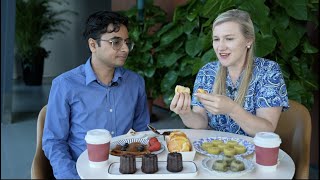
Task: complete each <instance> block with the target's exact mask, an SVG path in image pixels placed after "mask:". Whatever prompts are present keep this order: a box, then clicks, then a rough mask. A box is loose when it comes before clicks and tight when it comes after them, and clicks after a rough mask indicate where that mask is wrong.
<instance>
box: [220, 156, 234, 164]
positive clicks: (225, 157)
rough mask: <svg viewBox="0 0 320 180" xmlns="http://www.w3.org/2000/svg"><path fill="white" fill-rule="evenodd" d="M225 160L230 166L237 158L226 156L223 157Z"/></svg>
mask: <svg viewBox="0 0 320 180" xmlns="http://www.w3.org/2000/svg"><path fill="white" fill-rule="evenodd" d="M223 160H225V161H226V162H227V165H228V166H230V164H231V162H232V161H233V160H235V158H234V156H227V155H225V156H224V157H223Z"/></svg>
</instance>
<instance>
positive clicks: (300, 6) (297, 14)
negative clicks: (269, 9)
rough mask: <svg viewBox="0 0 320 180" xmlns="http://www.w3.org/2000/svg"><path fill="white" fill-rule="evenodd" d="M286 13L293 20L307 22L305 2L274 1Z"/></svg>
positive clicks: (292, 0)
mask: <svg viewBox="0 0 320 180" xmlns="http://www.w3.org/2000/svg"><path fill="white" fill-rule="evenodd" d="M276 2H277V3H278V4H279V5H280V6H281V7H283V8H284V9H285V10H286V12H287V13H288V14H289V15H290V16H291V17H293V18H295V19H298V20H307V18H308V11H307V0H276Z"/></svg>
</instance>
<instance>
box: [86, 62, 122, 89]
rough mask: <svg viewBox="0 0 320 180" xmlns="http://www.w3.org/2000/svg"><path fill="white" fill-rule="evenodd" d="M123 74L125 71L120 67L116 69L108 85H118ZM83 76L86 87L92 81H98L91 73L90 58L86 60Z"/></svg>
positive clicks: (93, 73)
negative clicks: (113, 83) (115, 83)
mask: <svg viewBox="0 0 320 180" xmlns="http://www.w3.org/2000/svg"><path fill="white" fill-rule="evenodd" d="M124 72H125V71H124V69H123V68H122V67H116V68H115V70H114V76H113V78H112V80H111V83H110V84H112V82H117V83H120V81H121V78H122V76H123V74H124ZM85 76H86V85H88V84H90V83H91V82H92V81H98V78H97V76H96V73H95V72H94V71H93V69H92V66H91V57H90V58H88V60H87V62H86V64H85Z"/></svg>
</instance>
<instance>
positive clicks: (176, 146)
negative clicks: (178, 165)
mask: <svg viewBox="0 0 320 180" xmlns="http://www.w3.org/2000/svg"><path fill="white" fill-rule="evenodd" d="M166 149H167V151H168V152H169V153H171V152H178V153H181V154H182V159H183V161H193V159H194V156H195V154H196V151H195V149H194V147H193V145H192V143H191V142H190V140H189V138H188V135H187V134H186V133H185V132H183V131H180V130H174V131H172V132H171V133H170V134H169V135H168V136H166Z"/></svg>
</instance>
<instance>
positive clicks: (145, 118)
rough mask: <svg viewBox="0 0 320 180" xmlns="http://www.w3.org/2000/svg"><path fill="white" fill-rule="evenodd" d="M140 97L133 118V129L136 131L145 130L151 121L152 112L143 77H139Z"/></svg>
mask: <svg viewBox="0 0 320 180" xmlns="http://www.w3.org/2000/svg"><path fill="white" fill-rule="evenodd" d="M138 86H139V97H138V102H137V107H136V108H135V110H136V112H135V115H134V120H133V129H134V130H135V131H145V130H147V129H148V127H147V124H149V123H150V114H149V110H148V104H147V95H146V91H145V82H144V79H143V78H142V77H139V82H138Z"/></svg>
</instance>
